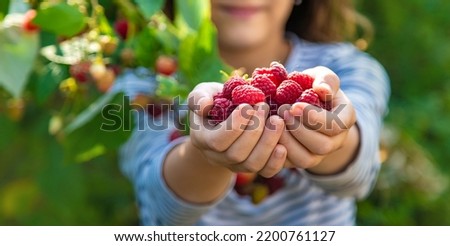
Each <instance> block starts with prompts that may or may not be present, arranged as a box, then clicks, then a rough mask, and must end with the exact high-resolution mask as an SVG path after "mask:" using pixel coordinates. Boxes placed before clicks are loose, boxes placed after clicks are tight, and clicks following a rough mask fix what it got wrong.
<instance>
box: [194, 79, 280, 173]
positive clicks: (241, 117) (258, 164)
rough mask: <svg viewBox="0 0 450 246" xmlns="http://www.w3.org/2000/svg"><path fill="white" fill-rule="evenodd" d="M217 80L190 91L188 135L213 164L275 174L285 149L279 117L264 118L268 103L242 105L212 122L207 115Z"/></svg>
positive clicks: (217, 88)
mask: <svg viewBox="0 0 450 246" xmlns="http://www.w3.org/2000/svg"><path fill="white" fill-rule="evenodd" d="M221 89H222V84H220V83H201V84H199V85H197V86H196V87H195V88H194V90H193V91H192V92H191V93H190V94H189V108H190V110H191V111H192V112H193V113H192V112H191V114H190V128H191V129H190V137H191V142H192V144H193V145H194V146H195V147H197V148H198V149H199V150H200V151H201V152H202V153H203V154H204V156H205V158H206V159H207V160H208V161H209V162H210V163H211V164H212V165H218V166H223V167H226V168H228V169H230V170H231V171H233V172H254V173H259V174H261V175H262V176H264V177H271V176H273V175H275V174H277V173H278V172H279V171H280V170H281V169H282V168H283V165H284V163H285V161H286V154H287V151H286V148H285V147H284V146H283V145H281V144H279V143H278V142H279V140H280V137H281V134H282V133H283V131H284V129H285V125H284V121H283V119H281V118H280V117H279V116H272V117H270V118H268V119H267V116H268V114H269V106H268V105H267V104H266V103H259V104H257V105H255V106H253V107H252V106H250V105H248V104H241V105H239V107H237V108H236V109H235V110H234V111H233V113H232V114H231V115H230V116H229V117H228V119H227V120H225V121H223V122H222V123H220V124H218V125H215V124H211V123H210V122H209V120H208V118H207V114H208V112H209V110H210V109H211V108H212V106H213V95H214V94H215V93H217V92H219V91H221Z"/></svg>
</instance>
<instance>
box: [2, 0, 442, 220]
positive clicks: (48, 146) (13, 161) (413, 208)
mask: <svg viewBox="0 0 450 246" xmlns="http://www.w3.org/2000/svg"><path fill="white" fill-rule="evenodd" d="M102 2H104V1H102ZM357 2H358V8H359V9H360V10H361V11H362V12H363V13H364V14H365V15H366V16H368V17H369V19H370V20H371V21H372V22H373V24H374V26H375V30H376V35H375V39H374V41H373V42H372V43H371V46H370V47H369V49H368V52H369V53H370V54H372V55H373V56H374V57H376V58H377V59H379V61H380V62H381V63H382V64H383V65H384V66H385V67H386V69H387V71H388V73H389V75H390V77H391V81H392V96H391V101H390V105H389V106H390V112H389V115H388V116H387V118H386V129H385V131H384V133H383V151H382V156H383V157H384V158H383V159H384V160H385V161H384V164H383V166H382V169H381V173H380V178H379V180H378V182H377V184H376V186H375V188H374V191H373V193H372V194H371V195H370V196H369V197H368V199H367V200H364V201H361V202H359V209H358V224H360V225H450V203H449V202H448V201H450V192H449V189H448V185H449V184H448V183H449V177H450V166H449V165H447V160H448V159H450V151H448V150H450V45H447V43H448V41H449V39H450V15H448V13H450V2H449V1H444V0H428V1H422V0H409V1H388V0H379V1H362V0H360V1H357ZM1 18H2V16H1V15H0V19H1ZM0 96H2V95H0ZM37 112H39V113H37ZM51 117H52V115H51V112H48V113H47V114H42V112H41V111H38V110H34V109H33V108H27V110H26V113H25V116H24V119H23V120H22V121H21V122H20V125H17V124H15V123H11V121H9V120H8V119H6V117H5V116H4V115H1V114H0V126H1V127H0V225H137V224H138V215H137V210H136V207H135V200H134V197H133V190H132V187H131V184H130V183H129V182H128V181H127V180H126V179H125V177H124V176H123V175H122V174H121V173H120V171H119V168H118V166H117V156H116V155H115V154H108V155H104V156H101V157H98V158H95V159H93V160H90V161H89V162H87V163H83V164H79V165H66V164H63V163H64V162H63V159H64V156H63V155H62V150H61V146H60V145H59V144H58V143H57V141H56V140H55V139H54V137H52V136H49V134H48V127H49V126H48V122H49V119H50V118H51ZM36 122H40V123H39V124H36ZM11 139H12V141H11ZM80 144H82V143H80Z"/></svg>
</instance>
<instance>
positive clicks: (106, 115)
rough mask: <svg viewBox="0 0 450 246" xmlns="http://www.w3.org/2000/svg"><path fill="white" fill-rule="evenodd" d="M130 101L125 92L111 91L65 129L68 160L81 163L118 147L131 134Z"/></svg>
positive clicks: (66, 156)
mask: <svg viewBox="0 0 450 246" xmlns="http://www.w3.org/2000/svg"><path fill="white" fill-rule="evenodd" d="M129 105H130V102H129V101H128V100H127V98H126V97H124V95H123V93H108V94H106V95H105V96H104V97H102V98H101V99H100V100H99V101H98V102H97V103H95V105H94V107H93V108H89V109H87V111H85V112H82V113H81V115H80V116H79V117H78V118H77V119H76V120H75V121H76V122H74V123H72V124H70V126H68V127H67V128H66V129H65V130H64V133H66V135H65V137H64V142H63V145H64V155H65V162H68V163H80V162H86V161H89V160H91V159H93V158H95V157H98V156H101V155H103V154H105V153H106V152H108V151H116V150H117V148H119V147H120V146H121V145H122V144H123V143H124V142H125V141H126V140H127V139H128V137H129V136H130V134H131V131H132V128H133V127H132V124H131V122H132V117H131V115H130V113H131V112H130V106H129Z"/></svg>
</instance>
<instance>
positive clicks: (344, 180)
mask: <svg viewBox="0 0 450 246" xmlns="http://www.w3.org/2000/svg"><path fill="white" fill-rule="evenodd" d="M290 39H291V41H292V44H293V46H292V47H293V49H292V51H291V54H290V56H289V58H288V60H287V62H286V64H285V66H286V69H287V70H288V71H289V72H290V71H294V70H297V71H302V70H305V69H307V68H311V67H315V66H319V65H320V66H326V67H328V68H330V69H331V70H333V71H334V72H335V73H336V74H337V75H338V76H339V77H340V79H341V89H342V90H343V91H344V93H345V94H346V95H347V96H348V97H349V99H350V100H351V101H352V103H353V105H354V107H355V110H356V116H357V124H358V127H359V129H360V147H359V150H358V151H359V152H358V153H357V154H356V157H355V159H354V160H353V162H352V163H350V164H349V166H348V167H347V168H346V170H344V171H343V172H341V173H339V174H336V175H331V176H316V175H313V174H311V173H308V172H306V171H304V170H299V172H292V171H290V170H287V169H285V170H282V171H281V172H280V173H279V174H278V175H279V176H282V177H283V178H284V180H285V186H284V187H283V188H282V189H280V190H279V191H277V192H276V193H274V194H273V195H271V196H269V197H268V198H266V199H265V200H263V201H262V202H261V203H259V204H257V205H255V204H253V203H252V201H251V199H250V198H249V197H247V196H240V195H238V194H237V193H236V192H235V191H234V189H233V188H232V187H233V185H232V184H233V182H230V188H229V190H228V192H227V193H226V194H225V195H224V196H223V197H221V198H220V199H218V200H217V201H215V202H213V203H211V204H202V205H199V204H191V203H188V202H186V201H184V200H181V199H180V198H179V197H177V196H176V195H175V194H174V193H173V192H172V191H171V190H170V189H169V188H168V186H167V184H166V183H165V180H164V179H163V177H162V165H163V162H164V159H165V157H166V154H167V153H168V152H169V151H170V150H171V149H172V148H173V147H174V146H175V145H177V144H180V143H182V142H183V141H185V140H186V138H187V137H185V138H179V139H177V140H175V141H172V142H170V141H169V135H170V133H171V132H172V130H173V129H174V124H173V118H172V116H170V115H162V116H160V117H157V118H150V117H147V116H145V115H143V114H144V113H139V114H140V115H139V117H138V122H137V124H138V126H139V128H138V129H135V130H134V132H133V134H132V136H131V137H130V139H129V140H128V142H127V143H126V144H124V146H123V147H122V148H121V150H120V167H121V169H122V171H123V173H124V174H125V175H126V176H127V177H128V178H129V179H130V180H131V181H132V182H133V185H134V187H135V192H136V198H137V203H138V207H139V213H140V219H141V223H142V224H143V225H355V215H356V200H357V199H363V198H365V197H366V196H367V195H368V194H369V193H370V191H371V189H372V187H373V186H374V183H375V182H376V178H377V174H378V171H379V168H380V161H379V157H378V148H379V137H380V131H381V128H382V123H383V117H384V116H385V114H386V112H387V102H388V99H389V95H390V86H389V79H388V76H387V74H386V72H385V70H384V68H383V67H382V66H381V65H380V64H379V63H378V62H377V61H376V60H375V59H374V58H373V57H371V56H370V55H368V54H367V53H364V52H361V51H359V50H358V49H356V48H355V47H354V46H353V45H351V44H349V43H333V44H319V43H311V42H308V41H305V40H302V39H299V38H298V37H296V36H295V35H290ZM116 85H117V86H116V89H121V90H124V91H125V92H126V93H127V94H128V95H130V96H131V97H133V96H135V95H136V93H138V92H146V93H151V92H152V91H153V90H154V87H155V83H154V76H153V75H152V74H151V73H150V72H149V71H147V70H145V69H142V68H139V69H136V70H133V71H128V72H126V73H124V75H123V76H122V77H121V78H119V79H118V81H117V83H116ZM161 125H164V127H154V126H161ZM152 126H153V127H152ZM162 128H164V129H162Z"/></svg>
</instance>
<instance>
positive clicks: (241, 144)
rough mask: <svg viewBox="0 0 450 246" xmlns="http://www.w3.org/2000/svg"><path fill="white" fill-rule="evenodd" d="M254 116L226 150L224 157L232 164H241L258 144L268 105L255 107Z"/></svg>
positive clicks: (263, 104)
mask: <svg viewBox="0 0 450 246" xmlns="http://www.w3.org/2000/svg"><path fill="white" fill-rule="evenodd" d="M254 108H255V111H256V112H255V114H254V115H253V117H252V119H251V120H250V122H249V124H248V125H247V127H246V128H245V131H244V132H243V133H242V134H241V135H240V136H239V138H238V139H237V140H236V141H235V142H234V143H233V144H232V145H231V146H230V148H229V149H227V150H226V157H227V159H229V160H232V161H234V163H241V162H243V161H245V160H246V159H247V157H248V156H249V155H250V153H251V152H252V150H253V148H254V147H255V145H256V144H257V143H258V141H259V139H260V137H261V135H262V133H263V131H264V127H265V125H266V124H265V122H266V118H267V116H268V115H269V110H270V108H269V105H267V104H266V103H260V104H257V105H255V107H254ZM258 170H259V169H258Z"/></svg>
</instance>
